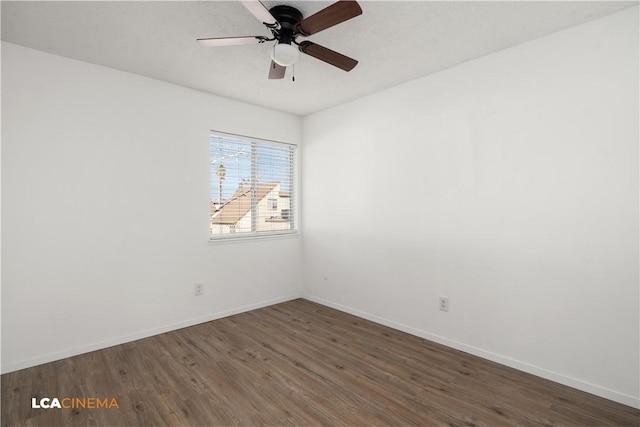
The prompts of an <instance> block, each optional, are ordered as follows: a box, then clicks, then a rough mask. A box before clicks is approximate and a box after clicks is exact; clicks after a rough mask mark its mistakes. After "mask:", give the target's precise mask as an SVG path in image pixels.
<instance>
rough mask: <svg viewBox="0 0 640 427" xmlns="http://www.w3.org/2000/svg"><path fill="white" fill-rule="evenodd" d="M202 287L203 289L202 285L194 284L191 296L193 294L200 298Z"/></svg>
mask: <svg viewBox="0 0 640 427" xmlns="http://www.w3.org/2000/svg"><path fill="white" fill-rule="evenodd" d="M203 287H204V283H196V284H195V285H194V286H193V294H194V295H195V296H200V295H202V292H203V289H202V288H203Z"/></svg>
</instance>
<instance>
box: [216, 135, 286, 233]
mask: <svg viewBox="0 0 640 427" xmlns="http://www.w3.org/2000/svg"><path fill="white" fill-rule="evenodd" d="M295 148H296V147H295V146H294V145H289V144H282V143H277V142H271V141H263V140H257V139H252V138H245V137H239V136H238V137H236V136H232V135H227V134H218V133H212V134H211V137H210V141H209V158H210V174H209V187H210V217H211V237H212V238H219V237H225V236H226V237H230V236H228V235H230V234H235V233H244V235H246V234H260V235H263V234H279V233H283V232H291V231H293V230H294V215H293V212H294V206H295V205H294V186H293V182H294V179H293V177H294V170H295V169H294V160H295Z"/></svg>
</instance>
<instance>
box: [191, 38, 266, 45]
mask: <svg viewBox="0 0 640 427" xmlns="http://www.w3.org/2000/svg"><path fill="white" fill-rule="evenodd" d="M264 39H265V37H262V36H243V37H216V38H209V39H197V42H198V43H200V44H201V45H203V46H211V47H215V46H235V45H238V44H256V43H262V42H264Z"/></svg>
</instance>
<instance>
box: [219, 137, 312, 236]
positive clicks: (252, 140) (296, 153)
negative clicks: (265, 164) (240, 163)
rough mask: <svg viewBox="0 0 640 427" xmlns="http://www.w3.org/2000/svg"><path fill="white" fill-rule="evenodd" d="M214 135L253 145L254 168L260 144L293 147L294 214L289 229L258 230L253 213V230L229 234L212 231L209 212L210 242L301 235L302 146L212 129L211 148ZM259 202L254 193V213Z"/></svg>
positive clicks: (252, 165)
mask: <svg viewBox="0 0 640 427" xmlns="http://www.w3.org/2000/svg"><path fill="white" fill-rule="evenodd" d="M212 137H221V138H227V139H232V140H236V141H238V142H241V143H248V144H249V145H250V147H251V153H252V154H251V159H250V162H251V168H252V169H253V168H254V167H255V166H256V163H257V161H256V158H255V154H256V147H257V146H258V145H259V144H264V145H267V146H272V147H273V146H279V147H291V148H293V154H292V162H293V165H291V176H290V186H291V188H290V191H289V193H290V195H289V197H291V204H290V208H289V210H290V211H293V216H292V217H291V218H290V221H291V229H289V230H268V231H257V230H255V229H253V227H254V224H255V219H253V215H252V231H250V232H230V233H227V234H212V233H211V214H209V244H217V243H230V242H240V241H246V240H262V239H274V238H291V237H297V236H298V235H299V231H298V229H299V226H298V225H299V209H300V208H299V203H298V200H299V197H300V192H299V190H298V189H299V185H298V183H299V158H300V146H299V145H298V144H296V143H291V142H282V141H276V140H271V139H266V138H258V137H254V136H247V135H239V134H234V133H229V132H223V131H218V130H214V129H211V130H210V131H209V143H208V147H209V150H210V149H211V138H212ZM210 153H211V151H209V180H210V183H209V206H210V205H211V154H210ZM253 181H254V177H253V176H252V179H251V184H252V185H253ZM257 183H258V182H257V181H256V184H257ZM259 202H260V201H259V200H256V199H254V195H253V194H252V206H251V212H252V213H254V212H256V209H257V206H258V203H259ZM209 209H210V208H209Z"/></svg>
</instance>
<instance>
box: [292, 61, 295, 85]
mask: <svg viewBox="0 0 640 427" xmlns="http://www.w3.org/2000/svg"><path fill="white" fill-rule="evenodd" d="M291 81H292V82H295V81H296V64H293V65H292V66H291Z"/></svg>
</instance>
